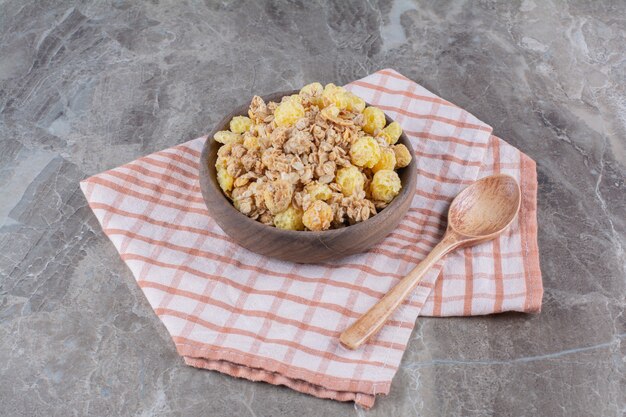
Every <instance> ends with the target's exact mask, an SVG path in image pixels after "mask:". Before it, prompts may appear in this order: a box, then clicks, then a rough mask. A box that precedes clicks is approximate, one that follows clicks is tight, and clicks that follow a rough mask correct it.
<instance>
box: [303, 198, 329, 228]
mask: <svg viewBox="0 0 626 417" xmlns="http://www.w3.org/2000/svg"><path fill="white" fill-rule="evenodd" d="M332 219H333V210H332V209H331V208H330V206H329V205H328V204H326V203H324V202H323V201H320V200H317V201H315V202H314V203H313V204H311V206H310V207H309V208H308V209H307V210H306V211H305V212H304V214H303V215H302V223H304V225H305V226H306V227H307V229H309V230H314V231H320V230H326V229H329V228H330V222H331V220H332Z"/></svg>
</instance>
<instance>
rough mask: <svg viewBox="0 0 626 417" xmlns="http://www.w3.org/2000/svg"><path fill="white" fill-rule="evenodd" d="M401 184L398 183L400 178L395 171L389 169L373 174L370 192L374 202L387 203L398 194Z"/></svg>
mask: <svg viewBox="0 0 626 417" xmlns="http://www.w3.org/2000/svg"><path fill="white" fill-rule="evenodd" d="M400 188H402V184H401V183H400V177H398V174H397V173H396V171H392V170H390V169H383V170H381V171H378V172H377V173H376V174H374V178H372V183H371V184H370V191H371V192H372V197H374V200H379V201H384V202H386V203H389V202H390V201H391V200H393V198H394V197H395V196H397V195H398V193H399V192H400Z"/></svg>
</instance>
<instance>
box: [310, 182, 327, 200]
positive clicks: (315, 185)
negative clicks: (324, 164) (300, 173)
mask: <svg viewBox="0 0 626 417" xmlns="http://www.w3.org/2000/svg"><path fill="white" fill-rule="evenodd" d="M304 189H305V191H306V192H307V193H308V194H309V195H310V196H311V199H312V200H313V201H315V200H328V199H329V198H330V196H331V195H332V191H331V189H330V187H329V186H328V185H327V184H321V183H319V182H312V183H310V184H308V185H307V186H306V187H304Z"/></svg>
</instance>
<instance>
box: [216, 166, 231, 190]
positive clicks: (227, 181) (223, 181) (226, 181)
mask: <svg viewBox="0 0 626 417" xmlns="http://www.w3.org/2000/svg"><path fill="white" fill-rule="evenodd" d="M217 182H218V183H219V185H220V188H221V189H222V190H224V191H225V192H228V191H230V190H232V189H233V183H234V182H235V180H234V178H233V177H231V176H230V175H229V174H228V172H226V169H225V168H221V169H218V170H217Z"/></svg>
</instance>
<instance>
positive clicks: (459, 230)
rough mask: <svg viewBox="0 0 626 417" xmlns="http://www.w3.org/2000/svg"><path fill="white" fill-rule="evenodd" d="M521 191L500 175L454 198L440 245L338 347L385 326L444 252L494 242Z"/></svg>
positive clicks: (511, 216) (512, 215) (350, 345)
mask: <svg viewBox="0 0 626 417" xmlns="http://www.w3.org/2000/svg"><path fill="white" fill-rule="evenodd" d="M520 201H521V192H520V188H519V185H518V184H517V181H515V179H514V178H513V177H510V176H508V175H504V174H498V175H492V176H490V177H485V178H482V179H480V180H478V181H476V182H474V183H473V184H471V185H470V186H469V187H467V188H466V189H464V190H463V191H461V192H460V193H459V195H457V196H456V198H455V199H454V200H453V201H452V204H451V205H450V209H449V210H448V227H447V229H446V233H445V235H444V236H443V239H442V240H441V242H439V243H438V244H437V246H435V247H434V248H433V250H432V251H431V252H430V254H428V256H427V257H426V258H425V259H424V260H423V261H422V262H420V263H419V264H418V265H417V266H416V267H415V268H414V269H413V270H412V271H411V272H409V274H408V275H407V276H406V277H404V278H403V279H402V280H401V281H400V282H399V283H398V284H397V285H396V286H395V287H393V289H392V290H391V291H389V292H388V293H387V294H386V295H385V296H384V297H383V298H382V299H381V300H380V301H379V302H378V303H376V304H375V305H374V306H373V307H372V308H370V309H369V310H368V311H367V313H365V314H364V315H363V316H361V318H359V319H358V320H357V321H356V322H355V323H353V324H352V325H351V326H350V327H348V328H347V329H346V330H345V331H344V332H343V333H342V334H341V336H340V338H339V340H340V342H341V344H342V345H344V346H345V347H347V348H348V349H356V348H358V347H359V346H361V344H363V343H364V342H365V341H367V339H369V338H370V337H372V336H373V335H374V334H376V333H377V332H378V330H380V328H381V327H383V325H384V324H385V322H386V321H387V319H388V318H389V316H390V315H391V314H392V313H393V312H394V311H395V309H396V308H397V307H398V306H399V305H400V304H401V303H402V302H403V301H404V299H405V298H406V297H407V296H408V295H409V294H410V293H411V292H412V291H413V290H414V289H415V287H417V284H418V283H419V282H420V280H421V279H422V277H423V276H424V274H426V272H427V271H428V270H429V269H430V267H432V266H433V265H434V264H435V263H436V262H437V261H439V260H440V259H441V258H442V257H443V256H445V255H446V254H447V253H448V252H450V251H452V250H454V249H456V248H458V247H461V246H471V245H475V244H477V243H481V242H485V241H488V240H491V239H494V238H495V237H496V236H498V235H499V234H500V233H502V232H503V231H504V230H505V229H506V228H507V227H508V226H509V225H510V224H511V222H512V221H513V219H515V216H516V215H517V212H518V211H519V208H520Z"/></svg>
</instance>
